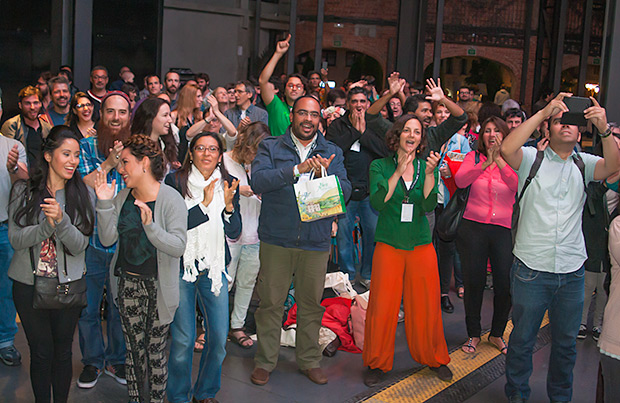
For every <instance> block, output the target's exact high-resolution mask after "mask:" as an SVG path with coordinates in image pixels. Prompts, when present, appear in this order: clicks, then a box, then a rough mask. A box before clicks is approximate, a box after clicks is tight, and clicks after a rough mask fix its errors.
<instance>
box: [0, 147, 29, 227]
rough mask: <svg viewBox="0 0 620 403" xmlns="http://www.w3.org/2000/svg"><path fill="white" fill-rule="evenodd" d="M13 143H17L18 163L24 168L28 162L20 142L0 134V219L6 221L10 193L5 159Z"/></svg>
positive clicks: (9, 180) (9, 181)
mask: <svg viewBox="0 0 620 403" xmlns="http://www.w3.org/2000/svg"><path fill="white" fill-rule="evenodd" d="M15 144H17V150H18V153H19V157H18V164H20V165H22V167H24V168H25V167H26V166H27V165H28V162H27V158H26V149H25V148H24V146H23V145H22V143H20V142H19V141H17V140H14V139H11V138H8V137H4V136H2V135H0V161H2V163H0V221H6V220H7V219H8V218H9V213H8V208H9V195H10V193H11V177H10V176H9V172H8V171H7V170H6V160H7V158H8V156H9V151H11V148H13V146H14V145H15Z"/></svg>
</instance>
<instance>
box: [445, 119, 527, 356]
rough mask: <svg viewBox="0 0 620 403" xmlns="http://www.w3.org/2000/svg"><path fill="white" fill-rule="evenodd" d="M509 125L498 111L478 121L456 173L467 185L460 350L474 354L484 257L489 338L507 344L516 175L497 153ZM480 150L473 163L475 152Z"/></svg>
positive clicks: (502, 346) (498, 344) (460, 241)
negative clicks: (489, 290) (489, 280)
mask: <svg viewBox="0 0 620 403" xmlns="http://www.w3.org/2000/svg"><path fill="white" fill-rule="evenodd" d="M507 135H508V126H507V125H506V123H505V122H504V121H503V120H502V119H500V118H498V117H495V116H493V117H490V118H488V119H487V120H485V121H484V122H483V123H482V127H481V128H480V138H479V140H478V150H476V151H472V152H470V153H468V154H467V155H466V156H465V160H464V161H463V164H462V165H461V168H460V169H459V171H458V172H457V173H456V175H455V178H454V179H455V181H456V185H457V186H458V187H459V188H465V187H467V186H470V185H471V190H470V193H469V199H468V201H467V207H466V208H465V213H464V214H463V220H462V221H461V224H460V226H459V230H458V237H457V242H456V246H457V250H458V252H459V255H460V257H461V265H462V268H463V282H464V284H465V297H464V303H465V323H466V325H467V333H468V335H469V341H468V342H467V344H465V345H464V346H463V351H465V352H466V353H470V354H473V353H474V352H475V351H476V346H477V345H478V343H480V332H481V327H480V309H481V307H482V297H483V293H484V286H485V284H486V272H487V261H488V260H489V259H490V261H491V268H492V270H493V291H494V293H495V296H494V298H493V323H492V325H491V334H490V335H489V342H491V343H493V344H494V345H495V346H496V347H497V348H498V349H499V350H500V351H501V353H502V354H506V351H507V345H506V342H505V341H504V339H503V337H502V336H503V335H504V329H505V328H506V322H507V321H508V313H509V312H510V307H511V303H510V267H511V264H512V236H511V232H510V222H511V217H512V205H513V203H514V201H515V193H516V191H517V184H518V176H517V174H516V173H515V171H513V170H512V168H510V167H509V166H508V165H507V164H506V162H505V161H504V159H503V158H502V156H501V154H500V152H499V149H500V145H501V143H502V140H503V139H504V137H506V136H507ZM476 153H478V154H479V156H480V160H479V162H478V163H477V164H476V157H475V154H476Z"/></svg>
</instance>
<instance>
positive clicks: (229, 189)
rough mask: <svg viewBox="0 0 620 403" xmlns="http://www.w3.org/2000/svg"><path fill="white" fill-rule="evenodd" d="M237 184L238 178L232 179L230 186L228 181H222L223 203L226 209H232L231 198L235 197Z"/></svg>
mask: <svg viewBox="0 0 620 403" xmlns="http://www.w3.org/2000/svg"><path fill="white" fill-rule="evenodd" d="M237 186H239V179H235V180H233V181H232V184H231V185H230V186H229V185H228V181H224V203H226V211H232V210H233V208H234V206H233V198H234V197H235V192H236V191H237Z"/></svg>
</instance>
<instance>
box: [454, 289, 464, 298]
mask: <svg viewBox="0 0 620 403" xmlns="http://www.w3.org/2000/svg"><path fill="white" fill-rule="evenodd" d="M456 295H457V296H458V297H459V298H460V299H463V296H464V295H465V287H463V286H460V287H459V288H458V289H457V292H456Z"/></svg>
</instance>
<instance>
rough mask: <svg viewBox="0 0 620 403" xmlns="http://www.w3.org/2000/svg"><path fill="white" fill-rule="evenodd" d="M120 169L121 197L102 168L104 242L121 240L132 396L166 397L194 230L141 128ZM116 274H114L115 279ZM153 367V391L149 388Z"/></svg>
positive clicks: (117, 264) (121, 297)
mask: <svg viewBox="0 0 620 403" xmlns="http://www.w3.org/2000/svg"><path fill="white" fill-rule="evenodd" d="M123 146H124V148H123V151H122V152H121V155H120V157H121V158H120V163H119V164H120V166H119V168H118V169H119V172H120V174H121V175H122V176H123V179H124V180H125V183H126V185H127V188H125V189H123V190H121V191H120V192H118V194H117V195H116V197H114V191H115V190H114V189H115V183H114V182H115V181H113V182H112V186H111V187H110V186H109V185H108V184H107V183H106V178H105V173H104V172H99V173H98V174H97V178H96V183H95V192H96V194H97V199H98V200H97V206H96V211H97V223H98V230H99V239H100V240H101V243H102V244H103V245H104V246H109V245H112V244H114V243H115V242H117V241H118V244H117V247H116V252H115V253H114V257H113V258H112V264H111V265H110V279H111V281H110V285H111V287H110V288H111V290H109V291H110V292H112V295H113V296H114V299H113V300H114V301H116V302H117V304H118V310H119V312H120V315H121V324H122V326H123V334H124V336H125V344H126V345H127V359H126V363H125V365H126V370H127V387H128V389H129V400H130V401H131V402H146V401H150V402H163V401H164V394H165V391H166V382H167V379H168V365H167V359H166V342H167V340H168V331H169V328H170V323H171V322H172V320H173V318H174V314H175V312H176V310H177V307H178V306H179V259H180V257H181V256H182V255H183V251H184V250H185V242H186V238H187V210H186V209H183V208H179V206H182V205H183V203H184V202H183V198H182V197H181V196H180V195H179V193H178V192H177V191H176V190H174V189H173V188H171V187H170V186H168V185H166V184H163V183H161V180H162V179H163V176H164V172H165V170H166V168H165V162H164V156H163V154H162V152H161V149H160V147H159V146H158V145H157V143H155V142H154V141H153V140H151V139H150V138H148V137H147V136H144V135H140V134H135V135H133V136H131V137H130V138H129V139H128V140H126V141H125V142H124V143H123ZM112 279H113V280H112ZM147 373H148V374H149V379H148V384H149V392H148V393H147V392H146V391H144V390H143V385H144V380H145V376H146V374H147Z"/></svg>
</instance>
